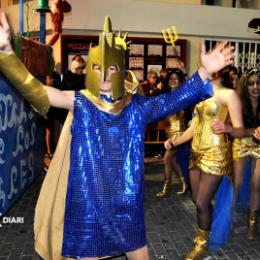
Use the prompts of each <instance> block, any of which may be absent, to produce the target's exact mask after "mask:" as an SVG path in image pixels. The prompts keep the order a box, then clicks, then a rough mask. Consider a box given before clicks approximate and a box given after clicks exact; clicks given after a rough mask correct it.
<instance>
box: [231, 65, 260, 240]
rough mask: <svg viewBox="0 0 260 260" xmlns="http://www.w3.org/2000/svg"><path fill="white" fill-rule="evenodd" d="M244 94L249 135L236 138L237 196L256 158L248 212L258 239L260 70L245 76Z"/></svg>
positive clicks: (252, 232) (250, 228)
mask: <svg viewBox="0 0 260 260" xmlns="http://www.w3.org/2000/svg"><path fill="white" fill-rule="evenodd" d="M239 92H240V97H241V101H242V107H243V119H244V123H245V128H246V130H247V134H248V135H249V137H244V138H241V139H235V141H234V143H233V157H234V173H235V174H234V175H235V198H236V197H237V194H238V192H239V189H240V187H241V185H242V182H243V177H244V173H245V163H246V159H247V158H248V157H251V158H252V177H251V185H250V186H251V187H250V194H251V195H250V210H249V213H248V232H247V235H248V238H249V239H254V238H255V236H256V231H257V227H256V226H257V211H258V209H259V203H260V143H259V141H257V140H256V139H255V138H254V137H253V133H254V130H255V128H256V127H257V126H258V125H259V124H260V71H258V70H256V69H251V70H249V71H248V73H247V74H246V76H245V78H242V79H241V84H240V89H239Z"/></svg>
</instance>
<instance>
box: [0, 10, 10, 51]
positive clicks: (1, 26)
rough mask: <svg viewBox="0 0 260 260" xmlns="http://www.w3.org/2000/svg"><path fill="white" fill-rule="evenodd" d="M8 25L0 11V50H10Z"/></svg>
mask: <svg viewBox="0 0 260 260" xmlns="http://www.w3.org/2000/svg"><path fill="white" fill-rule="evenodd" d="M10 35H11V33H10V26H9V24H8V22H7V18H6V15H5V13H4V12H2V11H1V12H0V51H4V52H12V46H11V36H10Z"/></svg>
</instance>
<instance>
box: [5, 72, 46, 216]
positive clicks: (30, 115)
mask: <svg viewBox="0 0 260 260" xmlns="http://www.w3.org/2000/svg"><path fill="white" fill-rule="evenodd" d="M41 125H42V124H41V123H40V119H39V117H38V116H37V115H36V114H35V113H34V112H33V111H32V109H31V108H30V106H29V105H28V103H27V102H25V101H24V99H23V98H22V97H21V96H20V95H19V94H18V93H17V92H16V91H15V90H14V88H13V87H11V86H10V85H9V83H7V81H6V80H5V79H4V78H3V77H2V76H1V75H0V214H1V215H3V214H4V213H5V212H6V211H7V210H8V208H10V206H11V205H12V204H13V203H14V202H15V201H16V200H17V199H18V197H19V196H21V194H22V193H23V192H24V191H25V190H26V189H27V188H28V186H29V185H30V184H31V182H32V181H33V180H34V178H35V177H36V175H37V174H38V173H39V172H40V171H41V170H42V169H43V153H44V129H43V127H42V126H41Z"/></svg>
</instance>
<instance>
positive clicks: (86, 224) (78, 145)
mask: <svg viewBox="0 0 260 260" xmlns="http://www.w3.org/2000/svg"><path fill="white" fill-rule="evenodd" d="M210 95H212V89H211V84H210V83H207V84H203V82H202V81H201V79H200V77H199V76H198V74H197V73H196V74H194V76H193V77H192V78H191V79H189V80H188V81H187V82H186V83H185V84H184V86H183V87H180V88H178V89H177V90H176V91H173V92H171V93H166V94H163V95H161V96H156V97H149V98H148V97H143V96H139V95H133V97H132V101H131V103H130V104H128V105H127V106H126V107H124V109H123V111H122V112H121V113H120V114H119V115H113V114H109V113H106V112H103V111H100V110H99V109H98V108H97V107H96V106H95V105H94V104H93V103H91V102H90V100H89V99H87V97H86V96H85V95H83V94H82V93H81V92H76V95H75V101H74V119H73V123H72V127H71V132H72V142H71V162H70V172H69V179H68V189H67V196H66V207H65V220H64V234H63V246H62V255H63V256H65V257H72V258H83V257H100V256H105V255H115V254H119V253H123V252H129V251H133V250H136V249H138V248H141V247H143V246H145V245H146V234H145V223H144V209H143V199H144V198H143V195H144V180H143V172H144V166H143V158H144V130H145V126H146V124H147V123H150V122H152V121H155V120H158V119H160V118H163V117H166V116H167V115H169V114H173V113H175V112H176V111H178V110H181V109H184V108H185V107H189V106H192V105H194V104H195V103H197V102H199V101H200V100H202V99H205V98H207V97H209V96H210Z"/></svg>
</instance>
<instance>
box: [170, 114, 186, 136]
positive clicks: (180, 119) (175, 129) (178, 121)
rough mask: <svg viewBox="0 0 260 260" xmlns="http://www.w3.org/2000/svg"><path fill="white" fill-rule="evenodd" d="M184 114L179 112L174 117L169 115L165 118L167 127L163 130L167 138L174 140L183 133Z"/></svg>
mask: <svg viewBox="0 0 260 260" xmlns="http://www.w3.org/2000/svg"><path fill="white" fill-rule="evenodd" d="M184 114H185V112H184V111H180V112H178V113H176V114H175V115H170V116H168V117H167V118H166V122H167V126H166V128H165V132H166V134H167V136H168V138H171V139H175V138H176V137H178V136H180V135H181V134H182V133H183V132H184V130H185V122H184Z"/></svg>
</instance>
